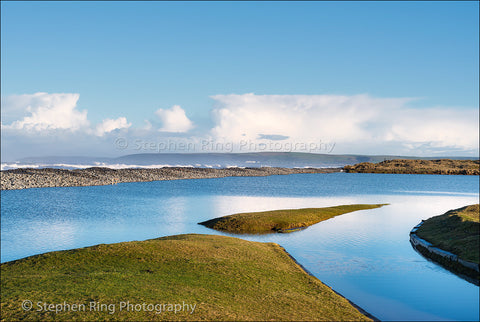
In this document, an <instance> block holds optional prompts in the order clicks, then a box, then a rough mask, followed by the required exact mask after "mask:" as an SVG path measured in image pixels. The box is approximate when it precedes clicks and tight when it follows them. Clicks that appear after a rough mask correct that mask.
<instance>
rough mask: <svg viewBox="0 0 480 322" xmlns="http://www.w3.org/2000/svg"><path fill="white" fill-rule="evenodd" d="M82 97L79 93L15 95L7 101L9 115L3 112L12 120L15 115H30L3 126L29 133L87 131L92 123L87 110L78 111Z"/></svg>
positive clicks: (6, 106)
mask: <svg viewBox="0 0 480 322" xmlns="http://www.w3.org/2000/svg"><path fill="white" fill-rule="evenodd" d="M79 98H80V95H79V94H70V93H61V94H48V93H35V94H25V95H12V96H10V97H8V98H7V99H6V100H5V101H4V103H5V105H4V106H5V112H3V111H2V116H3V115H4V113H5V117H6V118H7V119H8V118H11V117H13V116H19V115H22V116H23V115H25V114H27V115H26V116H24V117H23V118H22V119H20V120H15V121H13V122H12V123H10V124H6V125H4V126H3V127H4V128H6V129H14V130H24V131H29V132H38V131H48V130H70V131H73V132H74V131H77V130H79V129H82V128H86V127H88V126H89V124H90V123H89V121H88V119H87V111H86V110H83V111H80V110H78V109H77V101H78V99H79ZM2 105H3V104H2ZM2 110H3V106H2Z"/></svg>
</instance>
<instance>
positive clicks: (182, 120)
mask: <svg viewBox="0 0 480 322" xmlns="http://www.w3.org/2000/svg"><path fill="white" fill-rule="evenodd" d="M155 114H157V115H158V117H159V118H160V120H161V121H162V124H163V126H162V128H161V129H160V131H164V132H177V133H181V132H188V131H189V130H190V129H192V128H193V123H192V121H190V119H189V118H188V117H187V115H186V114H185V111H184V110H183V109H182V108H181V107H180V106H179V105H174V106H172V107H171V108H170V109H158V110H157V111H156V112H155Z"/></svg>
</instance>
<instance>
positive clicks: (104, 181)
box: [0, 167, 342, 190]
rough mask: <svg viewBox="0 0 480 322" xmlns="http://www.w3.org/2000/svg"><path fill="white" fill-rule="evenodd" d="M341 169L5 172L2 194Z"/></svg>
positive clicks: (2, 174)
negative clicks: (30, 190) (26, 190)
mask: <svg viewBox="0 0 480 322" xmlns="http://www.w3.org/2000/svg"><path fill="white" fill-rule="evenodd" d="M335 172H342V169H341V168H270V167H261V168H222V169H211V168H186V167H168V168H154V169H134V168H128V169H110V168H99V167H93V168H87V169H75V170H65V169H53V168H43V169H33V168H24V169H13V170H3V171H1V172H0V175H1V190H20V189H29V188H47V187H85V186H106V185H113V184H117V183H125V182H149V181H163V180H179V179H208V178H224V177H263V176H271V175H287V174H299V173H335Z"/></svg>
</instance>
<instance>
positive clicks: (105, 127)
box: [95, 117, 132, 136]
mask: <svg viewBox="0 0 480 322" xmlns="http://www.w3.org/2000/svg"><path fill="white" fill-rule="evenodd" d="M130 126H132V123H128V122H127V118H125V117H119V118H118V119H116V120H113V119H105V120H103V122H102V123H100V124H97V127H96V128H95V135H97V136H103V135H105V133H110V132H112V131H114V130H119V129H128V128H129V127H130Z"/></svg>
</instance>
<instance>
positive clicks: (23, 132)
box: [2, 93, 479, 161]
mask: <svg viewBox="0 0 480 322" xmlns="http://www.w3.org/2000/svg"><path fill="white" fill-rule="evenodd" d="M79 97H80V96H79V94H75V93H53V94H49V93H36V94H25V95H12V96H8V97H2V159H4V160H8V161H11V160H13V159H14V158H17V157H18V156H37V155H97V156H98V155H102V156H113V155H123V154H129V153H154V152H159V149H157V150H155V149H154V150H152V149H153V148H152V147H158V146H160V145H161V146H162V150H161V152H255V151H257V152H258V151H276V152H280V151H288V152H291V151H293V152H295V151H296V152H315V153H335V154H391V155H418V156H435V155H442V156H454V155H455V156H462V155H463V156H476V155H478V146H479V137H478V133H479V125H478V121H479V112H478V110H477V109H468V108H453V107H431V108H415V107H412V104H411V102H412V101H414V100H415V99H412V98H378V97H372V96H370V95H351V96H346V95H255V94H242V95H237V94H230V95H215V96H212V97H211V98H212V99H213V101H214V105H213V109H212V110H211V116H212V121H213V126H208V127H207V126H204V127H203V128H202V127H201V126H194V123H193V121H192V120H190V119H189V118H188V117H187V113H186V112H185V110H184V109H183V108H182V107H180V106H179V105H174V106H172V107H171V108H169V109H158V110H156V111H155V110H154V109H153V108H152V110H151V112H150V113H149V114H148V113H147V114H146V115H145V116H144V117H145V124H138V125H137V126H135V124H132V123H130V122H128V120H127V117H126V116H119V117H116V118H106V119H104V120H103V121H102V122H100V123H98V124H93V125H92V124H91V122H90V121H89V120H88V118H87V110H86V109H79V107H78V106H77V103H78V100H79ZM156 118H157V119H159V120H160V122H161V124H159V123H158V121H157V120H156ZM200 125H201V124H200ZM193 128H195V131H191V130H192V129H193ZM118 137H122V138H124V139H125V140H126V141H128V142H130V144H129V145H128V146H125V147H122V149H121V150H119V149H118V146H115V144H114V142H116V141H115V140H116V139H117V138H118ZM165 142H166V143H168V144H164V143H165ZM244 143H245V144H244ZM183 145H186V146H189V147H190V146H193V147H194V149H190V148H189V149H188V151H184V150H179V148H178V147H179V146H183ZM227 145H228V149H226V148H225V147H227ZM312 146H313V147H315V148H314V149H313V150H312V148H311V147H312ZM135 147H140V150H138V149H135ZM163 147H165V149H163ZM239 147H241V148H242V149H241V150H239ZM302 147H305V148H307V149H308V150H304V149H303V148H302ZM148 149H150V150H148ZM302 149H303V150H302ZM10 155H14V156H13V157H9V156H10ZM5 156H6V157H5Z"/></svg>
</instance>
